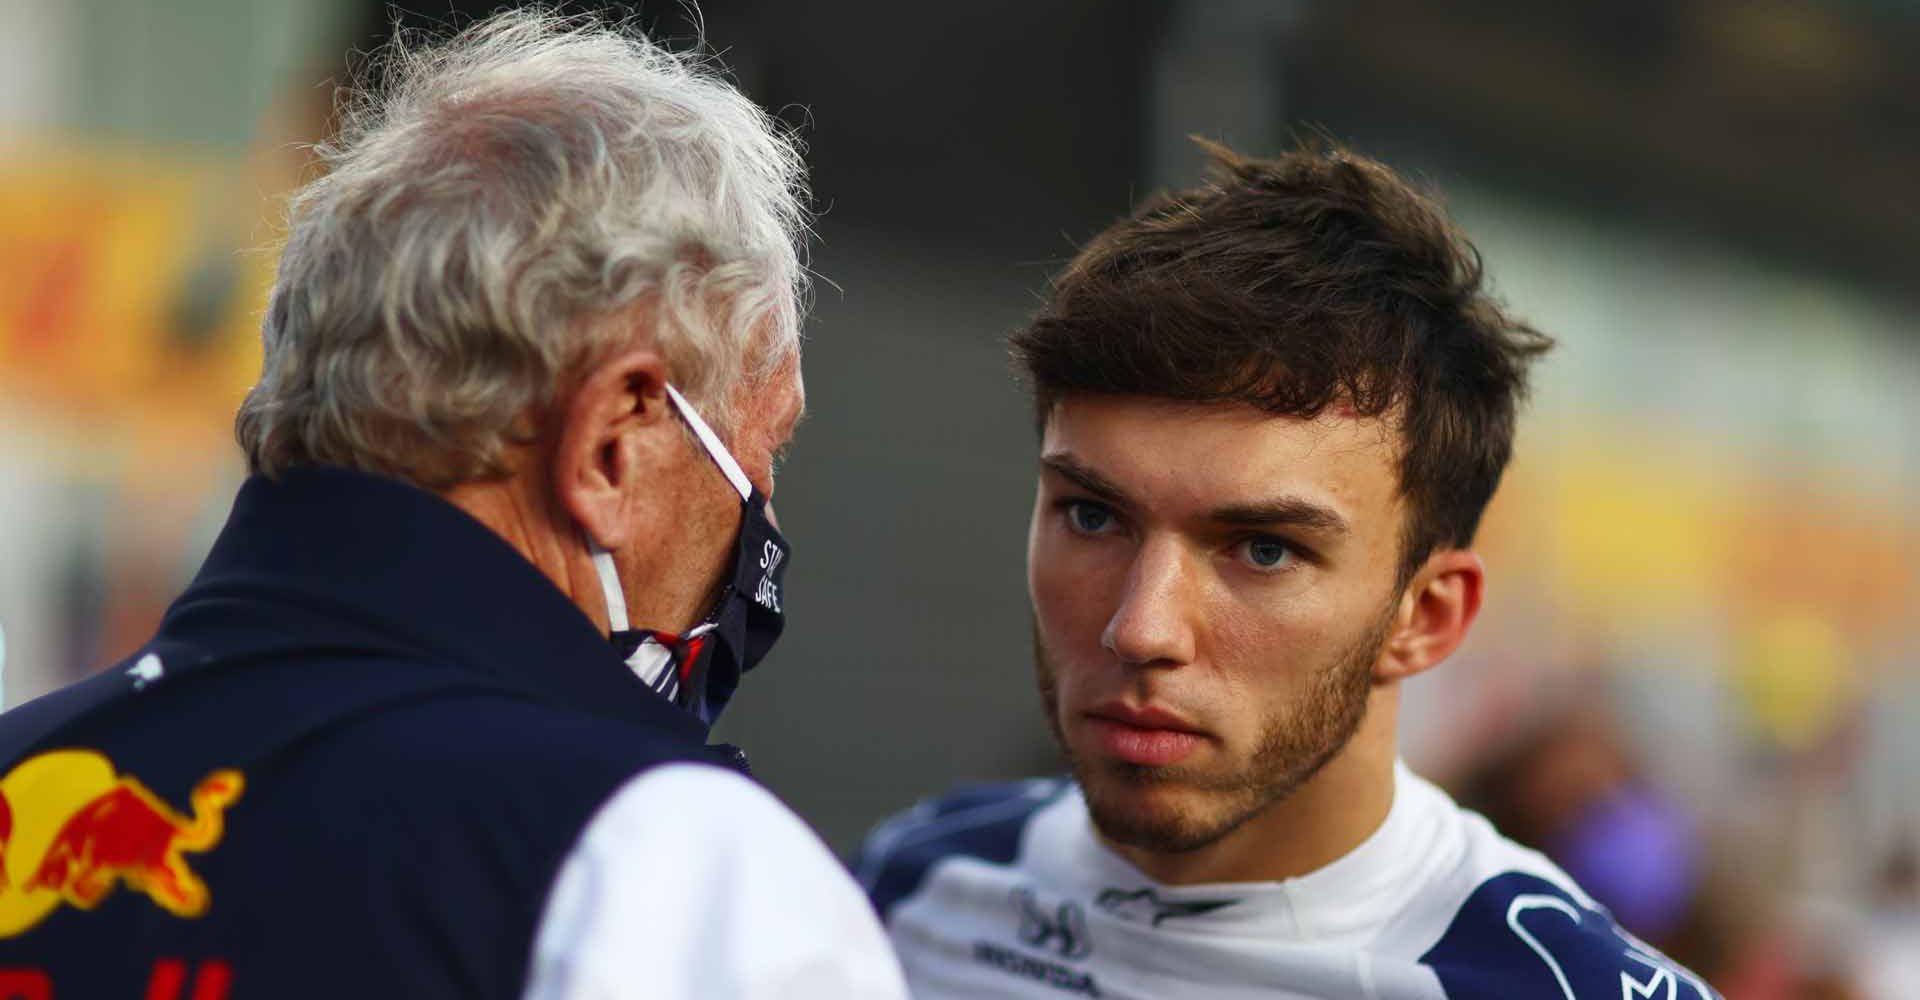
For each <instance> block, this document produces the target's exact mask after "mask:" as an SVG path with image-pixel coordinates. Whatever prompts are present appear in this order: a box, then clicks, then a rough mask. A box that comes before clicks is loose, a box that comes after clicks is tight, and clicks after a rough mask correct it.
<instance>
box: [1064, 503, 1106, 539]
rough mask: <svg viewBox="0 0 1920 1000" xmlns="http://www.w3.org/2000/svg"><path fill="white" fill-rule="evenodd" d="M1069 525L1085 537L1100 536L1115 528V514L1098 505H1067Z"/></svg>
mask: <svg viewBox="0 0 1920 1000" xmlns="http://www.w3.org/2000/svg"><path fill="white" fill-rule="evenodd" d="M1067 523H1068V524H1070V525H1072V526H1073V530H1075V531H1077V532H1079V533H1081V534H1083V535H1098V534H1100V533H1101V532H1103V531H1106V530H1107V529H1108V528H1110V527H1112V526H1113V512H1112V511H1110V510H1108V509H1106V508H1105V507H1102V506H1100V505H1099V504H1097V503H1086V502H1085V501H1074V502H1072V503H1069V504H1067Z"/></svg>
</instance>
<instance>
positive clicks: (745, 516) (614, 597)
mask: <svg viewBox="0 0 1920 1000" xmlns="http://www.w3.org/2000/svg"><path fill="white" fill-rule="evenodd" d="M667 398H669V399H671V400H672V401H673V405H674V407H675V408H676V409H678V410H679V411H680V416H681V419H683V420H685V421H686V422H687V426H688V427H691V428H692V429H693V433H694V436H696V437H698V438H699V439H700V444H701V446H702V447H704V448H705V449H706V451H707V454H708V455H709V456H711V457H712V459H713V464H715V465H717V466H719V467H720V471H721V473H723V474H724V475H725V476H726V477H727V482H728V483H730V484H732V486H733V488H734V490H735V491H736V492H738V493H739V494H740V532H739V535H738V537H737V538H736V539H735V540H734V546H733V560H732V567H731V568H732V575H731V576H729V577H728V579H727V583H726V586H725V587H724V588H723V589H722V590H721V593H720V597H719V600H718V601H716V602H715V604H714V606H713V609H712V610H711V611H710V612H708V614H707V616H706V618H705V619H704V620H702V621H701V623H700V624H699V625H696V626H694V627H693V628H691V629H688V630H687V631H685V632H682V633H678V634H675V633H672V632H666V631H662V630H659V629H644V628H640V629H637V628H629V627H628V623H627V602H626V595H625V593H624V591H622V589H621V587H620V578H619V576H618V574H616V573H615V572H614V566H613V556H612V555H611V554H609V553H608V552H607V551H606V550H604V549H602V548H600V547H599V546H598V545H596V544H593V543H592V541H591V539H589V543H588V544H589V545H590V546H591V548H592V549H593V562H594V568H595V569H596V570H597V571H598V572H599V574H600V587H601V590H602V591H603V592H604V593H605V595H606V599H607V617H608V619H609V624H610V625H611V627H612V635H611V636H610V638H611V639H612V641H613V644H614V647H615V648H616V649H617V650H619V652H620V656H621V659H623V660H625V661H626V663H627V666H628V667H630V668H632V669H633V672H634V673H635V674H636V675H638V676H639V678H640V679H641V680H642V681H644V682H645V683H646V684H647V685H648V686H650V687H652V688H653V689H654V690H655V691H658V692H660V693H661V694H662V695H664V696H665V697H667V698H669V699H671V700H672V701H673V702H674V703H675V704H677V705H679V706H680V707H682V708H684V709H686V710H687V711H689V712H692V713H693V714H694V715H695V716H697V717H698V718H699V719H700V721H701V722H704V723H707V724H708V725H712V724H713V721H714V720H715V719H718V718H719V717H720V712H721V710H722V709H724V708H726V706H727V702H728V701H730V700H732V698H733V692H734V691H735V690H736V689H737V688H739V686H740V677H741V675H742V674H745V673H746V672H747V671H749V670H751V669H753V667H754V666H755V665H756V664H758V663H759V662H760V660H761V659H762V658H764V657H765V656H766V655H767V651H768V650H770V649H772V648H773V644H774V642H775V641H776V640H777V639H779V638H780V632H781V630H782V629H783V628H784V627H785V626H786V613H785V611H783V610H782V601H783V596H784V592H783V591H782V589H781V588H782V584H783V582H784V581H785V579H786V574H787V563H788V561H789V556H790V555H791V554H792V551H793V549H792V547H791V546H790V545H788V544H787V540H786V538H785V537H784V536H782V535H781V534H780V529H778V528H776V527H774V526H773V522H772V521H770V520H768V519H767V498H766V497H764V496H762V495H761V493H760V491H759V490H758V489H755V488H754V486H753V482H752V481H751V480H749V479H748V478H747V475H746V473H745V472H742V471H741V469H740V463H738V462H736V461H734V460H733V455H732V454H730V453H729V452H728V451H727V449H726V446H725V445H722V444H721V443H720V438H719V437H718V436H717V435H715V434H714V433H713V428H711V427H708V426H707V422H706V421H705V420H702V419H701V418H700V414H699V413H698V412H696V411H695V410H694V408H693V406H692V405H691V404H689V403H688V402H687V400H686V398H685V397H683V396H681V395H680V391H679V390H678V389H675V388H674V387H673V386H671V385H669V386H667Z"/></svg>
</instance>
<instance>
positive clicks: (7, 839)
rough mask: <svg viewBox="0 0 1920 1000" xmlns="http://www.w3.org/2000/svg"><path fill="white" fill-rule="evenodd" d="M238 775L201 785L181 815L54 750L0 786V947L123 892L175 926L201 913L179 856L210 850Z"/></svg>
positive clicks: (91, 759) (203, 898)
mask: <svg viewBox="0 0 1920 1000" xmlns="http://www.w3.org/2000/svg"><path fill="white" fill-rule="evenodd" d="M244 787H245V782H244V781H243V779H242V778H241V776H240V772H238V771H233V770H219V771H214V772H213V773H212V774H209V775H207V776H206V777H205V778H203V779H201V781H200V783H199V784H198V785H195V786H194V789H193V792H192V794H191V796H190V798H191V802H192V810H193V812H192V815H190V816H187V815H182V814H180V813H179V812H176V811H175V810H174V809H173V807H172V806H170V805H168V804H167V803H166V802H164V801H162V800H161V799H160V798H159V796H156V795H154V794H153V792H152V791H151V790H149V789H148V788H147V787H146V786H145V785H142V784H141V783H140V782H139V781H138V780H136V779H135V778H133V777H132V776H130V775H122V774H117V773H115V771H114V769H113V763H112V762H111V761H109V760H108V759H107V758H106V757H105V756H104V755H102V754H100V753H98V752H96V751H92V750H55V751H52V752H50V753H43V754H39V755H37V756H34V757H30V758H28V759H27V760H25V761H23V762H21V764H20V765H19V766H18V767H15V768H14V769H13V770H12V771H9V772H8V773H7V774H6V776H5V777H0V937H13V936H15V935H18V934H21V933H24V932H26V931H27V930H29V929H31V928H32V927H33V926H34V925H35V924H38V923H39V922H40V921H42V920H45V919H46V918H47V916H48V915H49V914H51V913H52V912H53V911H54V910H55V909H57V908H58V907H59V906H60V905H61V904H62V903H67V904H71V905H73V906H77V907H80V908H81V909H86V910H90V909H93V908H94V907H95V906H98V905H99V904H100V902H101V900H103V899H105V898H106V897H107V896H108V894H110V893H111V892H113V891H114V889H115V887H116V886H125V888H126V889H127V890H128V891H132V892H138V893H143V894H145V895H146V896H147V898H149V899H151V900H153V902H154V903H156V904H158V905H159V906H160V907H161V908H162V909H165V910H166V911H167V912H169V913H172V914H174V915H175V916H179V917H197V916H199V915H200V914H202V913H205V912H206V911H207V907H208V906H209V905H210V903H211V894H210V893H209V892H208V890H207V885H206V883H205V882H204V881H202V880H201V879H200V877H199V876H198V875H196V874H194V872H193V870H192V869H191V868H189V867H188V865H187V861H186V858H185V857H184V855H185V854H187V853H190V852H203V851H207V850H210V849H212V848H213V847H214V846H215V845H216V844H218V843H219V842H220V837H221V834H222V833H223V832H224V830H225V811H226V808H227V807H228V806H229V805H231V804H232V803H233V801H234V800H235V799H237V798H239V797H240V793H241V791H242V790H243V789H244Z"/></svg>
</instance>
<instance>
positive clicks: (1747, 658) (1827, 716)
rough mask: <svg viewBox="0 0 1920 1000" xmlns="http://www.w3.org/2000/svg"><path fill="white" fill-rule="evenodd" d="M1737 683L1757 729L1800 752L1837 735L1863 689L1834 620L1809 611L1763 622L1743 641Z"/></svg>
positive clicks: (1761, 733)
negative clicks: (1835, 733)
mask: <svg viewBox="0 0 1920 1000" xmlns="http://www.w3.org/2000/svg"><path fill="white" fill-rule="evenodd" d="M1734 682H1735V686H1736V690H1738V691H1739V692H1740V695H1741V698H1742V701H1743V707H1744V708H1745V709H1746V715H1747V719H1748V721H1749V723H1750V724H1751V725H1752V726H1753V728H1754V729H1755V730H1756V731H1757V732H1758V733H1759V734H1760V735H1761V736H1762V737H1764V738H1765V739H1767V740H1768V741H1769V742H1771V743H1773V744H1774V745H1776V746H1778V747H1779V748H1781V749H1783V750H1788V751H1796V752H1797V751H1805V750H1811V749H1813V748H1815V747H1818V746H1819V745H1820V744H1822V743H1823V742H1825V741H1826V740H1827V738H1828V737H1830V736H1831V735H1833V733H1834V731H1835V730H1836V729H1837V728H1838V727H1839V725H1840V724H1841V723H1842V722H1843V721H1844V720H1845V719H1846V716H1847V712H1848V710H1849V709H1850V708H1851V707H1852V706H1853V702H1854V698H1855V696H1856V693H1857V691H1858V685H1857V684H1856V682H1855V676H1854V666H1853V660H1852V655H1851V653H1850V652H1849V651H1848V649H1847V643H1846V639H1845V637H1844V636H1843V635H1842V634H1841V632H1840V630H1839V629H1838V628H1837V627H1836V626H1835V625H1834V624H1833V623H1832V622H1831V621H1828V620H1827V619H1826V618H1823V617H1821V616H1818V615H1813V614H1806V613H1797V614H1786V615H1781V616H1777V617H1774V618H1771V619H1768V620H1765V621H1762V622H1760V623H1758V625H1757V626H1756V627H1755V628H1754V630H1753V631H1752V632H1751V633H1749V634H1748V635H1747V636H1746V637H1745V641H1744V642H1743V643H1742V649H1741V655H1740V656H1739V658H1738V660H1737V661H1736V662H1735V664H1734Z"/></svg>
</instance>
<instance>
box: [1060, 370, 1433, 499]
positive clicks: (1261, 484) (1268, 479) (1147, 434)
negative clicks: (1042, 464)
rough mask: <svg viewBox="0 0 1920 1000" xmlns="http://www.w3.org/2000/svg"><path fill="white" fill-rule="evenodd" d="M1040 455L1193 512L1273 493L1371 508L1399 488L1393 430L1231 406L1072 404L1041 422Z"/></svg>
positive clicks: (1355, 420) (1123, 400)
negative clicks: (1189, 507)
mask: <svg viewBox="0 0 1920 1000" xmlns="http://www.w3.org/2000/svg"><path fill="white" fill-rule="evenodd" d="M1041 452H1042V459H1043V461H1046V460H1047V459H1048V458H1049V457H1061V456H1067V457H1070V459H1071V461H1072V463H1074V464H1076V465H1077V466H1079V467H1081V468H1083V469H1088V470H1091V471H1095V472H1097V473H1098V474H1099V475H1101V476H1104V477H1107V478H1108V479H1110V480H1112V481H1113V482H1115V483H1116V484H1118V485H1122V486H1127V485H1130V484H1131V486H1132V488H1133V489H1136V490H1139V491H1142V492H1144V493H1148V494H1152V495H1156V496H1161V497H1165V498H1166V499H1168V500H1170V501H1174V502H1182V503H1192V504H1194V505H1214V504H1219V503H1221V502H1223V501H1224V502H1231V501H1236V500H1248V499H1256V498H1259V497H1261V496H1265V495H1268V494H1271V493H1273V492H1275V491H1284V492H1288V493H1292V494H1296V495H1302V496H1312V497H1313V498H1314V499H1316V500H1319V501H1321V502H1324V503H1326V504H1327V505H1329V506H1331V507H1344V506H1348V505H1352V504H1370V503H1373V502H1376V498H1377V500H1378V501H1391V500H1392V499H1393V497H1394V495H1395V494H1396V493H1397V486H1398V481H1399V476H1398V466H1397V458H1398V447H1397V435H1396V433H1395V430H1394V428H1393V425H1392V424H1391V423H1390V422H1389V421H1386V420H1383V419H1382V418H1379V417H1371V416H1366V415H1362V414H1359V413H1356V412H1354V411H1353V410H1352V409H1351V408H1348V409H1345V410H1338V411H1336V410H1335V409H1333V408H1331V407H1329V408H1328V409H1327V410H1323V411H1322V412H1321V413H1319V414H1316V415H1314V416H1312V417H1297V416H1287V415H1277V414H1273V413H1270V412H1267V411H1265V410H1261V409H1259V408H1257V407H1254V406H1252V405H1249V404H1244V403H1238V402H1223V403H1214V402H1188V401H1181V400H1168V399H1159V398H1154V397H1133V396H1091V395H1075V396H1069V397H1066V398H1064V399H1061V400H1060V401H1058V402H1057V403H1056V404H1055V406H1054V407H1053V410H1052V412H1050V413H1049V415H1048V418H1047V421H1046V425H1045V433H1044V436H1043V441H1042V445H1041Z"/></svg>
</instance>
